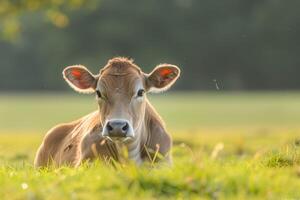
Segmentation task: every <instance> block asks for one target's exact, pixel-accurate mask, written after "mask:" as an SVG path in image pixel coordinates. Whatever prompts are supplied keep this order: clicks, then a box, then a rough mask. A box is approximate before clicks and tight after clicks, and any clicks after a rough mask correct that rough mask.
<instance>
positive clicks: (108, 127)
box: [106, 123, 114, 131]
mask: <svg viewBox="0 0 300 200" xmlns="http://www.w3.org/2000/svg"><path fill="white" fill-rule="evenodd" d="M106 128H107V130H108V131H112V130H113V129H114V128H113V127H112V126H111V125H110V124H109V123H107V125H106Z"/></svg>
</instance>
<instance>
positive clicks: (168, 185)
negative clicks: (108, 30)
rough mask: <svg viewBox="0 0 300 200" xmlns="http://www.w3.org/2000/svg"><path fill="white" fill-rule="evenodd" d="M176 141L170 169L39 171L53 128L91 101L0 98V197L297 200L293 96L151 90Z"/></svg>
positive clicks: (298, 134) (297, 117)
mask: <svg viewBox="0 0 300 200" xmlns="http://www.w3.org/2000/svg"><path fill="white" fill-rule="evenodd" d="M150 98H151V102H153V103H154V105H155V107H156V108H157V109H158V111H159V113H161V115H162V116H163V118H164V119H165V121H166V124H167V128H168V130H169V131H170V132H171V134H172V135H173V137H174V149H173V157H174V165H173V167H171V168H170V167H167V166H164V165H152V164H151V163H149V164H147V165H145V166H142V167H141V168H137V167H136V166H134V165H133V164H132V163H127V164H123V165H118V164H116V165H115V167H112V166H107V165H105V164H104V163H101V162H95V163H93V164H84V165H83V166H81V167H79V168H77V169H73V168H68V167H62V168H59V169H54V168H49V169H43V170H36V169H34V168H33V167H32V163H33V158H34V154H35V151H36V149H37V147H38V146H39V144H40V143H41V140H42V137H43V135H44V134H45V132H46V131H47V129H49V128H51V126H53V125H55V124H57V123H60V122H67V121H70V120H73V119H76V118H78V117H80V116H83V115H84V114H86V113H88V112H90V111H92V110H93V109H95V108H96V103H95V97H93V96H90V95H80V94H78V95H76V94H75V95H70V94H2V95H1V96H0V112H1V113H0V121H1V123H0V188H1V189H0V199H9V200H13V199H103V198H105V197H107V198H109V199H300V189H299V188H300V123H299V122H300V94H299V93H295V92H294V93H292V92H286V93H266V92H260V93H222V92H217V93H166V94H157V95H151V97H150Z"/></svg>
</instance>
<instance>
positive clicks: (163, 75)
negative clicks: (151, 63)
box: [146, 64, 180, 92]
mask: <svg viewBox="0 0 300 200" xmlns="http://www.w3.org/2000/svg"><path fill="white" fill-rule="evenodd" d="M179 76H180V69H179V68H178V67H177V66H175V65H171V64H160V65H158V66H156V67H155V68H154V70H153V71H152V72H151V73H150V74H148V75H147V76H146V86H147V89H148V91H150V92H162V91H165V90H167V89H169V88H170V87H171V86H172V85H173V84H174V83H175V81H176V80H177V79H178V77H179Z"/></svg>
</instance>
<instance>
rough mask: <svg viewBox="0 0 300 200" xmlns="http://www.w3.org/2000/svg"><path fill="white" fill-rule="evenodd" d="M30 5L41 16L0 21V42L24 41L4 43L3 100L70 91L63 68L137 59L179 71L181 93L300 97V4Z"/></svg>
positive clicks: (261, 0)
mask: <svg viewBox="0 0 300 200" xmlns="http://www.w3.org/2000/svg"><path fill="white" fill-rule="evenodd" d="M5 1H6V0H4V2H5ZM32 1H33V2H41V3H40V6H39V7H38V8H37V9H36V12H30V11H28V9H23V11H22V12H19V13H18V14H13V13H14V12H12V11H9V12H7V13H6V14H1V16H4V18H2V17H1V23H7V26H11V28H4V27H2V26H1V28H0V29H1V31H0V32H1V33H2V34H3V35H4V36H3V37H5V38H10V37H11V38H12V39H13V38H15V36H14V34H11V32H14V31H13V30H16V33H17V34H18V33H22V37H20V40H18V42H16V43H14V44H11V43H9V42H5V41H3V40H2V41H0V69H1V79H0V90H16V89H18V90H58V89H63V88H67V87H68V86H67V85H66V84H64V83H63V80H62V77H61V71H62V69H63V68H64V67H65V66H68V65H72V64H83V65H86V66H87V67H89V68H90V69H91V71H93V72H94V73H97V71H98V70H99V68H100V67H101V66H103V65H104V64H105V62H106V61H107V59H109V58H111V57H113V56H132V57H133V58H135V60H136V62H137V64H139V65H140V66H141V67H142V68H143V69H144V70H145V71H146V72H149V71H150V70H151V69H152V68H153V67H154V66H155V65H156V64H158V63H160V62H169V63H174V64H177V65H179V66H180V67H181V68H182V69H183V70H182V78H181V79H180V81H179V82H178V83H177V84H176V88H177V89H189V90H191V89H205V90H215V89H216V88H215V82H214V80H215V79H216V80H217V83H218V85H219V87H220V89H221V90H223V89H227V90H236V89H239V90H240V89H249V90H254V89H255V90H257V89H300V79H299V78H298V74H299V73H300V67H299V64H300V56H299V55H298V54H299V52H300V45H299V41H300V15H299V12H298V8H299V6H300V1H293V0H291V1H280V0H277V1H270V0H252V1H241V0H226V1H220V0H164V1H161V0H147V1H146V0H145V1H141V0H127V1H122V0H102V1H101V6H95V5H94V4H93V3H91V1H84V0H82V1H80V2H81V4H76V5H78V6H74V8H73V7H72V6H70V4H69V3H68V2H73V1H71V0H69V1H62V0H52V1H50V3H49V4H46V3H45V4H44V3H43V2H44V1H40V0H32ZM0 2H1V3H2V1H0ZM7 2H9V3H10V4H12V5H18V4H17V3H15V2H19V1H16V0H13V1H7ZM24 2H30V0H27V1H25V0H24ZM24 2H23V3H24ZM46 2H47V1H46ZM53 2H60V3H58V4H59V5H58V6H53V5H55V3H53ZM75 2H77V1H75ZM94 2H98V1H97V0H94ZM3 5H4V4H3ZM22 5H23V4H22ZM49 5H51V6H49ZM96 5H97V4H96ZM20 7H23V8H24V6H20ZM25 7H26V6H25ZM81 7H84V8H93V9H80V8H81ZM1 9H2V10H1ZM3 10H6V11H8V10H9V9H8V8H6V9H3V6H2V5H1V6H0V13H4V11H3ZM12 10H13V9H12ZM21 13H22V14H21ZM10 16H12V18H11V19H16V22H14V21H13V20H12V22H11V21H9V20H11V19H10ZM51 16H52V17H51ZM15 17H16V18H15ZM68 17H70V18H71V19H72V20H69V18H68ZM41 18H45V19H47V20H49V21H51V22H52V23H53V24H54V25H55V26H53V25H51V24H50V23H44V22H43V20H41ZM51 19H52V20H51ZM5 21H6V22H5ZM18 23H20V24H21V27H22V28H21V29H20V28H18V27H19V25H14V24H18ZM66 25H68V26H66ZM64 26H65V28H63V29H61V28H57V27H64ZM10 29H11V30H10ZM4 30H6V31H4ZM9 30H10V31H9ZM5 35H7V36H5ZM12 77H13V78H12Z"/></svg>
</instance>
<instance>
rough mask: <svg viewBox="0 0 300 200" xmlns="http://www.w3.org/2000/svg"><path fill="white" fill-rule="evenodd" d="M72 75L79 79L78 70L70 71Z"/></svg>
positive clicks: (79, 73) (79, 72)
mask: <svg viewBox="0 0 300 200" xmlns="http://www.w3.org/2000/svg"><path fill="white" fill-rule="evenodd" d="M71 73H72V75H73V76H75V77H76V78H80V77H81V71H80V70H78V69H73V70H72V72H71Z"/></svg>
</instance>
